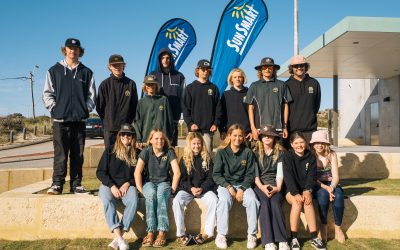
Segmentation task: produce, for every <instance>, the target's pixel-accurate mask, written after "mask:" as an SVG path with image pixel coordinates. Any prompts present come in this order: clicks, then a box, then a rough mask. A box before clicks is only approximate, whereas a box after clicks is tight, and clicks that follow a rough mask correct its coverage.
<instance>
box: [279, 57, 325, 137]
mask: <svg viewBox="0 0 400 250" xmlns="http://www.w3.org/2000/svg"><path fill="white" fill-rule="evenodd" d="M309 68H310V64H309V63H307V61H306V59H305V58H304V56H302V55H297V56H294V57H292V59H291V60H290V65H289V73H290V74H292V75H291V76H290V78H289V79H288V80H287V81H286V85H287V87H288V88H289V90H290V93H291V94H292V97H293V101H292V102H291V103H289V124H288V129H289V134H292V133H294V132H301V133H302V134H303V135H304V136H305V137H306V140H307V142H309V141H310V140H311V135H312V133H313V132H314V131H316V130H317V126H318V122H317V113H318V111H319V107H320V105H321V87H320V85H319V82H318V81H317V80H316V79H314V78H312V77H310V76H309V75H308V74H307V71H308V69H309Z"/></svg>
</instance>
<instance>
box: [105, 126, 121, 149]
mask: <svg viewBox="0 0 400 250" xmlns="http://www.w3.org/2000/svg"><path fill="white" fill-rule="evenodd" d="M117 135H118V131H107V130H104V146H105V148H108V147H109V146H110V145H114V144H115V140H116V139H117Z"/></svg>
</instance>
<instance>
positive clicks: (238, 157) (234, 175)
mask: <svg viewBox="0 0 400 250" xmlns="http://www.w3.org/2000/svg"><path fill="white" fill-rule="evenodd" d="M255 167H256V162H255V158H254V154H253V152H252V151H251V150H250V149H249V148H247V147H244V146H242V148H241V149H240V150H239V151H238V152H236V153H233V151H232V149H231V147H230V146H227V147H226V148H224V149H220V150H218V152H217V154H216V156H215V159H214V170H213V179H214V182H215V183H216V184H217V185H219V186H222V187H227V186H229V185H233V186H239V185H240V186H242V187H243V188H244V189H247V188H250V187H251V185H252V184H253V183H254V178H255V177H254V172H255Z"/></svg>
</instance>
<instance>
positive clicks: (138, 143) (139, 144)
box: [136, 142, 143, 150]
mask: <svg viewBox="0 0 400 250" xmlns="http://www.w3.org/2000/svg"><path fill="white" fill-rule="evenodd" d="M136 148H137V149H140V150H142V149H143V143H141V142H136Z"/></svg>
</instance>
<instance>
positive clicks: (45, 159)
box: [0, 139, 103, 169]
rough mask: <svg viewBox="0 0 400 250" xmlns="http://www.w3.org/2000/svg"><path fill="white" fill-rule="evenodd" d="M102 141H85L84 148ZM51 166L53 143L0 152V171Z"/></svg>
mask: <svg viewBox="0 0 400 250" xmlns="http://www.w3.org/2000/svg"><path fill="white" fill-rule="evenodd" d="M102 143H103V139H86V142H85V146H86V147H88V146H92V145H97V144H102ZM52 166H53V142H51V141H50V142H45V143H40V144H35V145H29V146H23V147H19V148H13V149H5V150H1V151H0V169H15V168H43V167H52Z"/></svg>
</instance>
